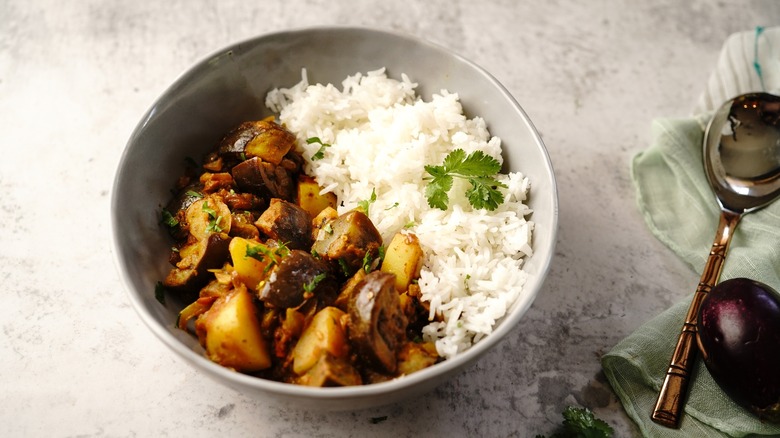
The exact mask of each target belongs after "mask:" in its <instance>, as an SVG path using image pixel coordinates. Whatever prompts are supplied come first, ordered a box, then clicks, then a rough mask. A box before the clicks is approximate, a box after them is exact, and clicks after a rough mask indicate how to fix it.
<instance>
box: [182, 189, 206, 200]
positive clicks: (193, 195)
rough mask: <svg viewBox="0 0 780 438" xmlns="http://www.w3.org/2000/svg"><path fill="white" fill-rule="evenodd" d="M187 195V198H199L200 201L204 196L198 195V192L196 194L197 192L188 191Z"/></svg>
mask: <svg viewBox="0 0 780 438" xmlns="http://www.w3.org/2000/svg"><path fill="white" fill-rule="evenodd" d="M185 194H186V195H187V196H192V197H193V198H198V199H200V198H202V197H203V194H202V193H198V192H196V191H195V190H187V191H186V192H185Z"/></svg>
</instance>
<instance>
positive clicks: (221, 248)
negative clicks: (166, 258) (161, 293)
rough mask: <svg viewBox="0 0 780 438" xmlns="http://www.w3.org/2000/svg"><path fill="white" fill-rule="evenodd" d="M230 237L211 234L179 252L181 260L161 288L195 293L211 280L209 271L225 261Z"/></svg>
mask: <svg viewBox="0 0 780 438" xmlns="http://www.w3.org/2000/svg"><path fill="white" fill-rule="evenodd" d="M229 245H230V237H229V236H228V235H227V234H224V233H213V234H210V235H209V236H208V237H206V238H205V239H201V240H197V241H195V242H193V243H190V244H189V245H185V246H183V247H182V248H181V249H180V250H179V254H180V255H181V260H180V261H179V262H178V263H177V264H176V266H175V267H174V268H173V269H171V271H170V272H169V273H168V276H167V277H165V280H163V286H165V287H166V288H168V289H171V290H177V291H182V292H196V291H197V290H198V289H199V288H200V287H202V286H203V285H205V284H206V283H208V281H209V280H210V279H211V278H212V276H210V275H209V272H208V270H209V269H217V268H219V267H221V266H222V264H223V263H224V262H225V260H227V257H228V253H229V252H228V247H229Z"/></svg>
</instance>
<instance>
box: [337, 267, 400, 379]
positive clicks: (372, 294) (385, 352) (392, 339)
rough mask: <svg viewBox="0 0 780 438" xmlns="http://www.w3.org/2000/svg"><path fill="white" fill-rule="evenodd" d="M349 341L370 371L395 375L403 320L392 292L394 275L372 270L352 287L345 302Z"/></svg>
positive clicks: (398, 302) (393, 290) (398, 304)
mask: <svg viewBox="0 0 780 438" xmlns="http://www.w3.org/2000/svg"><path fill="white" fill-rule="evenodd" d="M347 310H348V314H349V323H348V327H349V339H350V341H351V342H352V345H353V346H354V347H355V350H356V351H357V353H358V354H359V355H360V356H361V357H362V358H363V359H365V360H366V361H367V362H368V363H370V364H371V365H372V366H373V367H374V369H376V370H377V371H379V372H384V373H390V374H392V373H395V371H396V369H397V364H398V362H397V357H396V356H397V354H398V349H399V348H400V346H401V343H402V342H403V339H404V336H405V333H406V325H407V319H406V316H405V315H404V313H403V310H402V309H401V303H400V301H399V298H398V293H397V292H396V290H395V275H393V274H388V273H385V272H382V271H373V272H371V273H370V274H368V275H366V276H365V277H364V278H363V280H361V282H360V283H359V284H358V285H357V286H356V287H355V289H354V290H353V292H352V296H351V297H350V300H349V303H348V307H347Z"/></svg>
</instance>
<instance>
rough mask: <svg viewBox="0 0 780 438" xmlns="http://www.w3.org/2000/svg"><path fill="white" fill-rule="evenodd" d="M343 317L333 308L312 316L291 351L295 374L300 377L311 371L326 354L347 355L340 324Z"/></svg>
mask: <svg viewBox="0 0 780 438" xmlns="http://www.w3.org/2000/svg"><path fill="white" fill-rule="evenodd" d="M344 315H345V313H344V312H342V311H341V310H339V309H337V308H335V307H326V308H324V309H322V310H320V311H319V312H317V313H316V314H315V315H314V317H313V318H312V320H311V323H310V324H309V326H308V327H306V329H305V330H304V331H303V334H301V338H300V339H299V340H298V343H297V344H295V348H293V351H292V358H293V371H294V372H295V373H296V374H298V375H302V374H303V373H305V372H306V371H308V370H309V369H311V368H312V367H313V366H314V365H315V364H316V363H317V361H318V360H319V359H320V357H321V356H322V355H324V354H326V353H327V354H330V355H331V356H334V357H344V356H346V355H347V354H348V353H349V347H348V344H347V335H346V330H345V329H344V325H343V323H342V318H343V317H344Z"/></svg>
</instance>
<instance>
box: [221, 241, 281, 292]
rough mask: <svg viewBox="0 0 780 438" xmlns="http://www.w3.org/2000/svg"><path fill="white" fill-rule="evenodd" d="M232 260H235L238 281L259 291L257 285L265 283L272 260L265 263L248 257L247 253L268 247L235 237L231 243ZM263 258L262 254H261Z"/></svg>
mask: <svg viewBox="0 0 780 438" xmlns="http://www.w3.org/2000/svg"><path fill="white" fill-rule="evenodd" d="M229 249H230V258H231V259H232V260H233V268H234V269H235V271H236V275H237V276H238V279H239V280H241V282H242V283H244V284H245V285H246V287H248V288H249V289H252V290H257V285H258V284H259V283H260V282H261V281H263V280H264V279H265V277H266V275H267V274H268V267H269V264H270V263H271V259H270V258H267V257H266V258H265V259H264V260H263V261H260V260H258V259H257V258H255V257H250V256H248V255H247V251H249V252H250V253H251V252H252V251H255V252H257V251H258V250H259V249H267V247H266V246H265V245H264V244H262V243H260V242H258V241H255V240H249V239H244V238H242V237H234V238H233V239H232V240H231V241H230V248H229ZM259 255H260V256H262V253H259Z"/></svg>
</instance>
